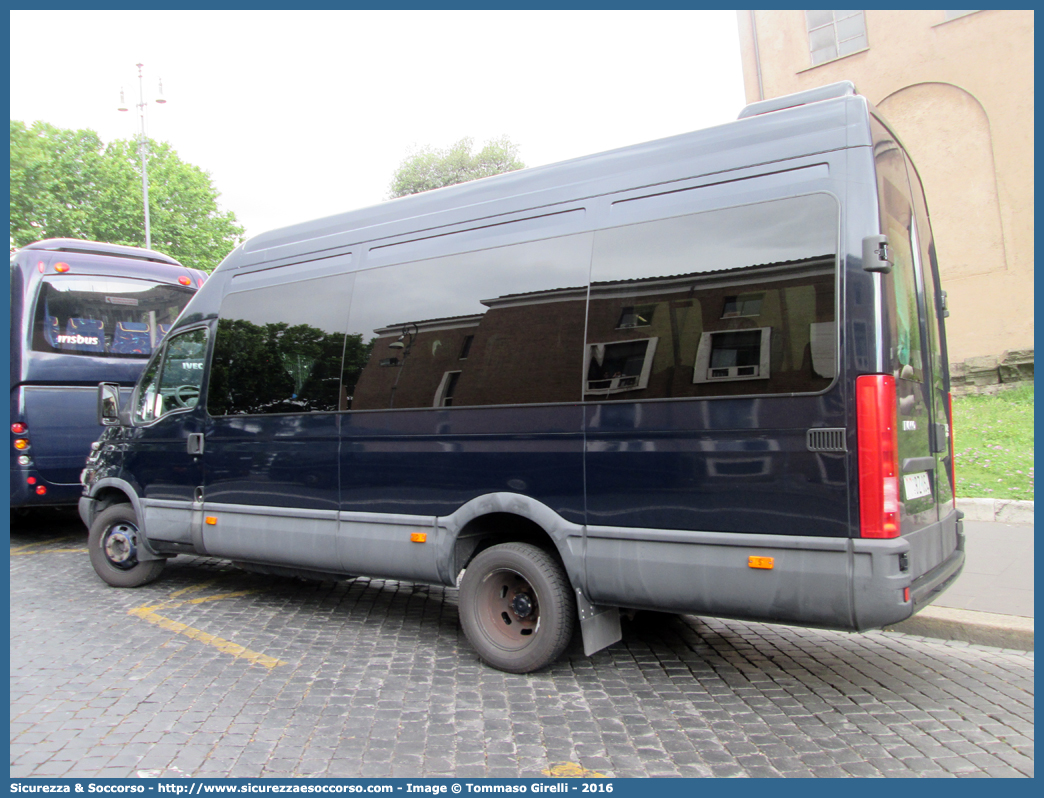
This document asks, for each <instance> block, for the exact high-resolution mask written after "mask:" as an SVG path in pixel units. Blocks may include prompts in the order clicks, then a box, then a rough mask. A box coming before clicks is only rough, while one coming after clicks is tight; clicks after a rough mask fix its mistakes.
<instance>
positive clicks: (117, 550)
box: [100, 521, 138, 571]
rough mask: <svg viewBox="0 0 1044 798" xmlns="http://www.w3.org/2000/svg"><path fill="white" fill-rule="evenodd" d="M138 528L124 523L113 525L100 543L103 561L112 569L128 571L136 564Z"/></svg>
mask: <svg viewBox="0 0 1044 798" xmlns="http://www.w3.org/2000/svg"><path fill="white" fill-rule="evenodd" d="M137 538H138V528H137V527H136V526H134V524H131V523H128V522H126V521H121V522H120V523H117V524H113V525H112V526H110V527H109V528H108V529H107V530H105V535H104V536H102V539H101V541H100V545H101V550H102V553H103V554H104V555H105V559H106V560H108V562H109V564H110V565H112V566H113V567H114V568H119V569H121V570H124V571H126V570H129V569H131V568H133V567H134V566H135V565H137V564H138V549H137Z"/></svg>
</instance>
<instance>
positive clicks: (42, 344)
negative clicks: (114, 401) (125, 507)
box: [11, 239, 206, 511]
mask: <svg viewBox="0 0 1044 798" xmlns="http://www.w3.org/2000/svg"><path fill="white" fill-rule="evenodd" d="M205 277H206V275H205V274H204V273H203V272H201V271H197V270H195V269H187V268H185V267H184V266H182V265H181V264H180V263H178V262H177V261H176V260H174V259H173V258H169V257H167V256H166V255H162V254H160V253H159V252H152V251H150V250H144V249H136V248H134V247H125V246H119V245H114V244H99V243H95V242H92V241H78V240H73V239H49V240H47V241H39V242H37V243H35V244H30V245H29V246H27V247H24V248H23V249H20V250H18V251H17V252H15V253H14V254H12V256H11V508H12V510H19V511H21V510H25V509H30V508H33V507H52V506H60V505H71V506H75V505H76V503H77V501H78V500H79V498H80V493H81V490H82V486H81V485H80V472H81V471H82V470H83V467H84V464H85V463H86V462H87V455H88V453H89V452H90V450H91V444H92V443H93V442H94V441H95V440H97V438H98V436H99V435H100V434H101V432H102V428H101V427H100V426H99V424H98V417H97V404H98V403H97V398H96V397H97V393H98V387H97V386H98V383H99V382H101V381H106V382H113V383H118V384H119V385H121V386H125V387H126V390H125V393H126V394H127V395H128V396H129V393H130V386H133V385H134V382H135V381H136V380H137V379H138V376H139V375H140V374H141V370H142V368H144V366H145V363H146V361H147V360H148V358H149V356H150V355H151V354H152V351H153V350H154V349H155V348H156V347H158V346H159V344H160V342H161V341H162V340H163V337H164V336H165V335H166V334H167V332H168V331H169V330H170V328H171V325H173V323H174V320H175V319H176V318H177V316H178V314H179V313H180V312H181V309H182V308H183V307H185V304H186V303H187V302H188V301H189V299H190V298H191V297H192V295H193V294H194V293H195V292H196V291H197V290H198V289H199V286H201V285H202V284H203V281H204V279H205Z"/></svg>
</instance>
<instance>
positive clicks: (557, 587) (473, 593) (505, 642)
mask: <svg viewBox="0 0 1044 798" xmlns="http://www.w3.org/2000/svg"><path fill="white" fill-rule="evenodd" d="M460 622H461V625H462V626H463V627H464V634H465V635H467V638H468V641H469V642H470V643H471V645H472V646H474V647H475V651H476V652H478V655H479V657H481V658H482V660H483V661H484V662H486V663H488V664H489V665H492V666H493V667H494V668H499V669H500V670H502V671H507V672H508V673H530V672H531V671H535V670H539V669H540V668H543V667H545V666H546V665H550V664H551V663H552V662H554V661H555V660H556V659H558V657H559V656H560V655H561V654H562V652H563V651H565V649H566V646H568V645H569V640H570V639H571V638H572V636H573V629H574V627H575V626H576V599H575V597H574V596H573V591H572V588H571V587H570V585H569V580H568V579H567V578H566V575H565V572H564V571H563V570H562V566H561V565H560V564H559V562H558V560H557V559H556V558H555V557H554V556H552V555H551V554H549V553H548V552H546V551H545V550H544V549H541V548H538V547H537V546H533V545H531V544H529V543H502V544H500V545H498V546H491V547H490V548H488V549H486V550H485V551H483V552H481V553H480V554H478V556H476V557H475V559H474V560H472V561H471V563H470V564H469V565H468V567H467V570H465V571H464V578H463V579H462V580H461V583H460Z"/></svg>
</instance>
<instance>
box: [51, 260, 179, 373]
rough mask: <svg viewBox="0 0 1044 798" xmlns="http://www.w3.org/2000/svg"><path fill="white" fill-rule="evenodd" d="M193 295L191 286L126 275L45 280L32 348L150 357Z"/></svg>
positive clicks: (65, 352) (99, 354)
mask: <svg viewBox="0 0 1044 798" xmlns="http://www.w3.org/2000/svg"><path fill="white" fill-rule="evenodd" d="M193 293H194V292H193V290H192V289H190V288H181V287H180V286H176V285H159V284H156V283H154V282H151V281H146V280H136V279H130V278H123V277H105V276H87V275H55V276H48V277H45V278H44V279H43V281H42V283H41V286H40V294H39V296H38V297H37V300H36V312H35V314H34V322H33V344H32V346H33V349H34V350H35V351H37V352H61V353H63V354H76V355H86V356H94V357H129V358H147V357H148V356H149V355H150V354H151V353H152V350H153V349H154V348H155V347H156V346H157V345H158V344H159V342H160V341H161V340H163V337H164V336H165V335H166V334H167V331H168V330H170V326H171V325H172V324H173V323H174V320H175V319H176V318H177V317H178V314H179V313H181V309H182V308H183V307H185V305H186V304H187V303H188V301H189V299H191V297H192V295H193Z"/></svg>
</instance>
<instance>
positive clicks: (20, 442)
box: [14, 438, 29, 452]
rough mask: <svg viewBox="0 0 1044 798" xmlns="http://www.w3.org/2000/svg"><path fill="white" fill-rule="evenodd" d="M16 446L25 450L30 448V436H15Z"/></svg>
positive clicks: (20, 449)
mask: <svg viewBox="0 0 1044 798" xmlns="http://www.w3.org/2000/svg"><path fill="white" fill-rule="evenodd" d="M14 447H15V448H16V449H17V450H18V451H20V452H24V451H25V450H26V449H28V448H29V439H28V438H15V442H14Z"/></svg>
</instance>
